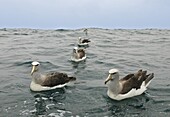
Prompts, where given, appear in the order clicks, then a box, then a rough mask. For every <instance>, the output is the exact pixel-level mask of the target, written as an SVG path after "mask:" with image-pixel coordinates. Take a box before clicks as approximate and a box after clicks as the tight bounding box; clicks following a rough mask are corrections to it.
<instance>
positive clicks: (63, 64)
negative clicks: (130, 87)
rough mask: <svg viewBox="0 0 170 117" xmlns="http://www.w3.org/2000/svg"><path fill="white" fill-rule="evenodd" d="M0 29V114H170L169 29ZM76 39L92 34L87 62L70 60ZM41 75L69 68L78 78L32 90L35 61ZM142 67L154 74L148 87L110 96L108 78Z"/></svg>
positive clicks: (0, 116)
mask: <svg viewBox="0 0 170 117" xmlns="http://www.w3.org/2000/svg"><path fill="white" fill-rule="evenodd" d="M83 30H84V29H75V30H65V29H57V30H41V29H5V28H4V29H0V117H170V30H165V29H138V30H136V29H100V28H89V29H88V34H87V35H85V33H84V32H83ZM78 37H83V38H89V39H90V40H91V43H90V44H89V46H88V47H84V48H85V50H86V54H87V60H86V61H84V62H80V63H74V62H71V61H70V57H71V54H72V51H73V47H75V46H77V41H78ZM32 61H39V62H40V65H41V66H40V67H41V71H42V72H43V73H46V72H50V71H60V72H65V73H67V74H68V75H73V76H75V77H76V78H77V81H76V82H74V83H71V84H69V85H68V86H66V87H64V88H61V89H55V90H52V91H45V92H33V91H31V90H30V87H29V86H30V82H31V75H30V72H31V62H32ZM112 68H117V69H119V71H120V77H123V76H125V75H127V74H128V73H134V72H136V71H137V70H139V69H143V70H147V71H148V73H151V72H153V73H154V74H155V77H154V79H153V81H152V82H151V84H150V85H149V87H148V90H147V91H146V92H145V93H144V94H142V95H140V96H136V97H133V98H130V99H125V100H122V101H114V100H112V99H110V98H109V97H108V96H107V94H106V92H107V87H106V86H105V85H104V80H105V79H106V78H107V76H108V71H109V70H110V69H112Z"/></svg>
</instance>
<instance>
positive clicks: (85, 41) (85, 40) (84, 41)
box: [82, 39, 90, 43]
mask: <svg viewBox="0 0 170 117" xmlns="http://www.w3.org/2000/svg"><path fill="white" fill-rule="evenodd" d="M89 42H90V40H89V39H83V40H82V43H89Z"/></svg>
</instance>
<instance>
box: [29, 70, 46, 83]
mask: <svg viewBox="0 0 170 117" xmlns="http://www.w3.org/2000/svg"><path fill="white" fill-rule="evenodd" d="M32 81H33V82H35V83H36V84H42V83H43V81H44V77H43V75H42V74H41V73H39V72H38V71H35V72H34V73H33V74H32Z"/></svg>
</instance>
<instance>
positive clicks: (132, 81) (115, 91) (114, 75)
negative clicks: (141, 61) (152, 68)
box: [105, 69, 154, 100]
mask: <svg viewBox="0 0 170 117" xmlns="http://www.w3.org/2000/svg"><path fill="white" fill-rule="evenodd" d="M153 77H154V73H150V74H147V71H142V70H139V71H138V72H137V73H134V74H128V75H126V76H125V77H124V78H122V79H119V71H118V70H117V69H111V70H110V71H109V76H108V78H107V79H106V80H105V84H106V85H107V86H108V91H107V95H108V96H109V97H110V98H111V99H114V100H122V99H126V98H130V97H133V96H137V95H141V94H142V93H143V92H144V91H145V90H146V89H147V87H148V85H149V84H150V82H151V81H152V79H153Z"/></svg>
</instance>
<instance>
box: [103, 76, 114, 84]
mask: <svg viewBox="0 0 170 117" xmlns="http://www.w3.org/2000/svg"><path fill="white" fill-rule="evenodd" d="M111 79H112V76H111V75H110V74H109V76H108V77H107V79H106V80H105V82H104V84H107V82H108V81H109V80H111Z"/></svg>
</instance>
